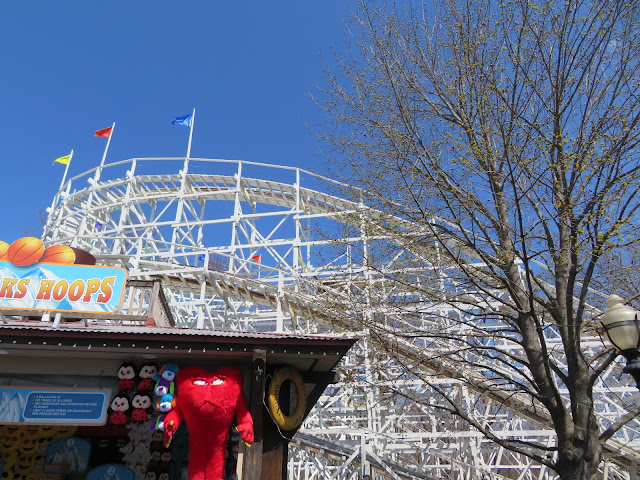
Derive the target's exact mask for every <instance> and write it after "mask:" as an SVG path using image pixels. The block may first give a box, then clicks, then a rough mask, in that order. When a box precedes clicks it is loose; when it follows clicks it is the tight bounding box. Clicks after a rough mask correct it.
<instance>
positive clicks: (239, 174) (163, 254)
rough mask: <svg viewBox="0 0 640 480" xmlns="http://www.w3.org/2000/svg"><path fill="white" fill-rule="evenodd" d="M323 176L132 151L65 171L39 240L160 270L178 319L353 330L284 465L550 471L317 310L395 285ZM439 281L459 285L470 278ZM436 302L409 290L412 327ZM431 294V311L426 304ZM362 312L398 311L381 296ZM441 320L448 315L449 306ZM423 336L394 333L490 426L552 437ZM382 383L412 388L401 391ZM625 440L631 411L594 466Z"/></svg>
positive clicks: (608, 387) (607, 385)
mask: <svg viewBox="0 0 640 480" xmlns="http://www.w3.org/2000/svg"><path fill="white" fill-rule="evenodd" d="M175 172H178V173H175ZM330 184H331V181H330V180H328V179H325V178H322V177H320V176H316V175H313V174H311V173H309V172H307V171H304V170H301V169H297V168H293V167H283V166H275V165H266V164H258V163H252V162H241V161H230V160H207V159H195V158H191V159H185V158H135V159H130V160H125V161H121V162H116V163H112V164H108V165H104V166H102V167H98V168H95V169H92V170H90V171H88V172H84V173H82V174H80V175H78V176H76V177H73V178H71V179H70V180H68V181H67V182H66V183H65V184H64V185H63V188H62V189H61V190H60V191H59V192H58V193H57V194H56V196H55V197H54V199H53V204H52V206H51V208H50V209H49V210H48V218H47V223H46V225H45V227H44V233H43V240H44V241H45V243H46V244H47V245H50V244H58V243H64V244H70V245H72V246H77V247H79V248H83V249H86V250H89V251H91V252H92V253H94V254H95V255H96V257H97V259H98V261H99V263H102V264H110V265H119V266H122V267H124V268H126V269H127V270H128V272H129V278H130V279H132V280H144V281H149V280H156V279H160V280H161V281H162V286H163V288H164V292H165V296H166V299H167V302H168V304H169V308H170V309H171V312H172V314H173V318H174V320H175V322H176V325H177V326H182V327H185V328H217V329H226V330H242V331H278V332H297V333H321V332H331V333H332V334H334V335H335V334H340V333H344V334H354V333H356V334H358V335H360V336H361V337H362V338H363V340H362V341H361V342H360V343H359V344H358V345H357V347H356V348H355V349H354V350H353V352H352V354H351V355H350V356H349V357H348V358H346V361H345V362H344V364H343V366H342V378H343V379H344V381H343V383H341V384H338V385H337V386H334V387H332V388H331V389H329V390H328V391H327V392H326V393H325V395H324V396H323V397H322V398H321V400H320V402H319V404H318V406H317V408H316V409H315V411H314V412H313V413H312V415H311V416H310V417H309V419H308V420H307V422H306V423H305V424H304V426H303V429H302V430H301V431H300V433H299V435H298V436H297V437H295V438H294V441H293V442H292V444H291V447H290V452H291V453H290V459H289V478H292V479H305V480H311V479H334V478H340V479H356V478H363V477H364V476H366V475H369V476H370V478H372V479H373V478H385V479H387V478H402V479H404V478H455V479H472V478H474V479H475V478H486V479H489V478H496V479H498V478H523V479H525V478H526V479H534V478H535V479H547V478H553V475H552V473H551V472H549V471H548V470H547V469H545V468H541V467H540V466H539V465H535V464H533V463H532V462H530V461H528V460H527V459H526V458H523V457H521V456H518V455H514V454H512V453H510V452H508V451H507V450H504V449H501V448H498V447H496V446H495V445H494V444H491V443H488V442H486V441H484V440H483V439H482V438H481V436H480V435H479V434H478V433H477V432H476V431H474V430H472V429H470V428H469V427H467V426H465V425H464V424H463V423H461V422H459V421H456V420H455V419H452V418H450V417H445V416H439V414H438V413H437V410H434V409H431V408H428V407H427V406H425V405H424V403H426V404H427V405H428V404H429V402H430V401H433V400H430V399H431V398H433V395H432V393H433V392H431V391H429V389H427V388H426V387H425V386H424V384H422V383H421V382H418V381H416V380H415V379H411V378H406V377H404V376H402V374H401V372H400V369H399V368H398V366H397V365H395V364H394V362H393V361H391V360H390V359H386V358H385V357H384V355H383V354H382V353H380V352H377V351H376V349H375V347H374V346H373V344H372V342H371V341H370V339H369V332H367V331H366V330H364V331H363V330H360V329H359V327H358V326H357V324H356V323H355V322H350V321H349V319H348V318H345V319H344V321H343V322H340V324H336V323H333V324H331V325H329V324H327V323H325V322H324V321H323V320H324V316H323V313H322V310H321V308H320V307H319V304H320V302H318V295H331V296H332V298H334V299H335V302H340V301H345V302H347V301H348V296H347V295H346V293H345V292H347V291H352V290H353V286H354V285H356V284H357V285H362V284H363V282H364V284H367V285H374V284H375V285H376V294H377V295H382V296H384V295H397V294H398V292H391V291H388V292H387V291H385V288H384V286H382V287H380V282H378V279H379V275H378V274H377V273H376V272H375V270H371V269H367V268H365V266H364V265H363V262H358V261H357V256H356V255H353V254H352V253H351V251H352V250H351V249H352V248H353V249H354V250H355V249H357V250H358V251H366V248H367V246H368V243H370V242H374V241H375V240H374V239H370V238H366V237H365V236H364V235H362V234H360V235H356V236H351V237H350V238H339V234H338V232H340V231H341V230H340V229H339V228H336V225H338V224H339V223H340V222H341V221H342V219H344V217H345V215H347V214H353V213H357V212H360V214H362V213H361V212H362V209H360V208H359V206H358V205H357V204H355V203H352V202H350V201H347V200H344V199H341V198H338V197H337V196H334V195H330V194H328V193H323V191H331V190H330V188H329V187H330ZM369 213H371V214H374V212H369ZM318 232H322V234H319V233H318ZM336 251H337V252H338V253H335V252H336ZM447 288H448V290H447V294H449V295H452V294H455V295H460V298H461V299H462V298H463V297H464V295H469V294H475V293H474V292H464V291H453V292H452V291H451V287H450V286H448V287H447ZM461 301H463V300H461ZM446 308H449V309H450V307H445V306H444V305H437V304H421V305H420V315H419V318H420V319H421V320H420V322H423V323H422V324H421V325H415V318H413V320H412V321H413V323H412V325H413V327H415V328H429V327H431V328H433V327H434V325H435V324H436V323H438V322H439V321H440V320H435V319H434V318H442V317H443V316H444V317H447V316H451V317H456V316H457V315H460V314H461V313H460V311H456V310H457V309H450V310H451V311H444V312H443V309H446ZM347 310H348V309H347ZM436 310H437V311H438V315H437V316H436V317H432V316H430V314H429V312H435V311H436ZM376 313H377V314H378V315H381V314H382V315H383V316H386V317H388V318H389V319H391V320H390V321H393V322H395V323H403V322H404V323H406V324H407V325H408V324H409V322H405V321H404V319H403V318H402V317H401V316H398V315H396V314H392V313H391V312H380V311H378V312H376ZM443 313H444V314H445V315H443ZM386 317H385V318H386ZM441 326H442V325H441ZM444 327H447V328H455V322H454V323H452V324H451V325H445V326H444ZM548 335H549V341H550V342H551V344H553V343H554V342H557V341H558V339H555V338H553V331H549V332H548ZM584 345H585V348H586V349H588V350H590V351H594V352H595V351H597V350H598V349H600V348H601V347H602V343H601V340H600V338H598V337H593V338H585V339H584ZM424 347H425V345H423V344H421V343H420V341H419V340H416V341H413V342H412V341H408V340H407V341H405V343H404V344H403V345H402V348H404V349H405V350H404V351H406V352H407V358H411V359H412V360H411V361H414V362H416V365H420V368H423V369H424V371H425V372H426V374H429V375H431V374H433V373H434V371H433V370H438V372H437V373H438V374H439V377H438V379H437V380H436V383H437V382H440V383H441V384H442V385H446V387H447V388H450V389H454V391H456V394H457V395H459V396H460V398H461V399H462V401H463V403H464V404H465V405H466V406H467V408H468V409H469V410H470V411H473V412H474V414H475V416H476V418H479V419H483V421H486V422H492V427H493V428H494V430H495V431H496V432H497V434H498V435H502V436H505V437H507V436H508V437H510V438H519V439H523V440H528V441H536V442H538V443H541V444H544V445H553V443H554V435H553V431H552V430H551V429H550V428H549V421H548V418H547V417H546V416H545V415H544V413H543V412H542V411H540V410H539V409H536V408H534V407H532V405H531V404H530V403H529V402H528V401H527V399H523V398H519V397H517V396H510V397H509V398H506V397H504V396H501V394H500V393H499V392H496V393H495V394H493V395H489V396H486V397H482V398H480V397H478V395H477V392H475V391H474V390H473V388H469V387H467V386H464V385H462V384H461V383H459V382H457V381H456V380H455V379H452V378H451V377H452V376H454V375H453V374H452V375H449V376H447V372H448V371H450V370H448V368H450V367H448V366H447V365H446V364H445V363H442V364H440V365H433V364H428V363H427V364H424V365H422V364H420V359H421V351H424V350H423V349H424ZM442 348H443V349H446V348H447V346H446V345H443V346H442ZM407 361H409V360H407ZM381 365H383V366H384V367H381ZM619 370H620V369H619V368H618V367H616V368H611V369H609V370H608V371H607V372H605V374H604V375H603V377H602V382H601V383H600V384H598V385H597V395H598V396H599V415H600V417H601V419H602V421H603V422H609V421H612V420H613V419H615V418H617V417H618V415H619V414H620V413H622V412H624V411H626V409H627V408H628V405H630V404H633V403H635V402H637V401H638V393H637V391H636V389H635V387H633V386H632V385H630V382H629V379H628V378H625V377H624V376H620V373H619ZM443 372H444V373H443ZM479 375H480V374H479ZM434 378H435V376H434ZM479 381H481V379H480V378H479ZM391 387H393V388H396V389H398V388H400V389H402V390H403V392H404V394H405V397H403V398H407V397H408V398H412V397H413V398H418V399H421V400H422V402H412V401H409V400H405V401H399V400H398V397H397V396H393V395H391V394H390V393H389V389H390V388H391ZM421 403H422V404H421ZM639 450H640V423H638V422H637V421H634V422H631V423H629V424H628V425H627V426H626V427H625V428H623V429H622V430H621V431H620V433H619V434H618V435H616V436H615V437H613V438H612V439H611V441H610V442H609V445H608V449H607V454H606V458H607V461H606V462H605V463H603V466H602V469H603V473H605V474H606V478H625V479H630V478H636V476H635V471H636V469H637V467H636V465H637V464H640V453H638V451H639Z"/></svg>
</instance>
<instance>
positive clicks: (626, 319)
mask: <svg viewBox="0 0 640 480" xmlns="http://www.w3.org/2000/svg"><path fill="white" fill-rule="evenodd" d="M606 303H607V305H608V306H609V309H608V310H607V311H605V313H604V315H602V318H601V319H600V323H602V326H603V327H604V330H605V333H606V334H607V338H608V339H609V341H610V342H611V343H612V344H613V346H614V347H616V348H617V349H618V350H620V352H624V351H625V350H630V349H637V348H638V347H640V345H639V342H640V321H639V320H638V317H639V316H640V315H638V312H637V311H635V310H634V309H633V308H631V307H629V306H628V305H625V304H624V301H623V300H622V298H621V297H619V296H618V295H611V296H610V297H609V298H607V301H606Z"/></svg>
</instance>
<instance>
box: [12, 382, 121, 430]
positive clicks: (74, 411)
mask: <svg viewBox="0 0 640 480" xmlns="http://www.w3.org/2000/svg"><path fill="white" fill-rule="evenodd" d="M110 398H111V390H110V389H103V390H99V389H91V388H77V389H72V388H68V389H64V388H42V387H0V399H5V401H4V402H0V424H2V423H40V424H48V425H51V424H54V425H59V424H62V425H104V424H105V423H106V420H107V407H108V405H109V399H110Z"/></svg>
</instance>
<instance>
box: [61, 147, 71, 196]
mask: <svg viewBox="0 0 640 480" xmlns="http://www.w3.org/2000/svg"><path fill="white" fill-rule="evenodd" d="M72 158H73V148H72V149H71V153H70V154H69V161H68V162H67V165H66V168H65V169H64V175H62V182H60V190H62V187H63V186H64V181H65V180H66V179H67V172H68V171H69V165H71V159H72Z"/></svg>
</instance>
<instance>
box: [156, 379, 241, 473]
mask: <svg viewBox="0 0 640 480" xmlns="http://www.w3.org/2000/svg"><path fill="white" fill-rule="evenodd" d="M176 387H177V392H176V406H175V407H174V408H173V410H171V411H170V412H169V413H168V414H167V417H166V419H165V423H164V442H165V445H166V446H169V443H170V442H171V438H172V437H173V434H174V433H175V431H176V429H177V428H178V426H179V425H180V422H182V420H184V421H185V422H187V428H188V429H189V471H188V480H205V479H206V480H217V479H221V478H223V477H224V461H225V449H226V447H227V436H228V435H229V430H230V428H231V423H232V422H233V417H234V416H235V417H236V418H237V419H238V426H237V427H236V428H237V430H238V431H239V432H240V435H241V437H242V439H243V440H244V441H245V442H246V443H247V444H251V443H253V419H252V418H251V414H250V413H249V409H248V408H247V401H246V399H245V398H244V394H243V393H242V373H240V371H239V370H238V369H237V368H233V367H222V368H219V369H218V370H216V371H215V372H213V373H211V372H207V371H206V370H204V369H203V368H200V367H187V368H184V369H182V370H180V371H179V372H178V375H177V377H176Z"/></svg>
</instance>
